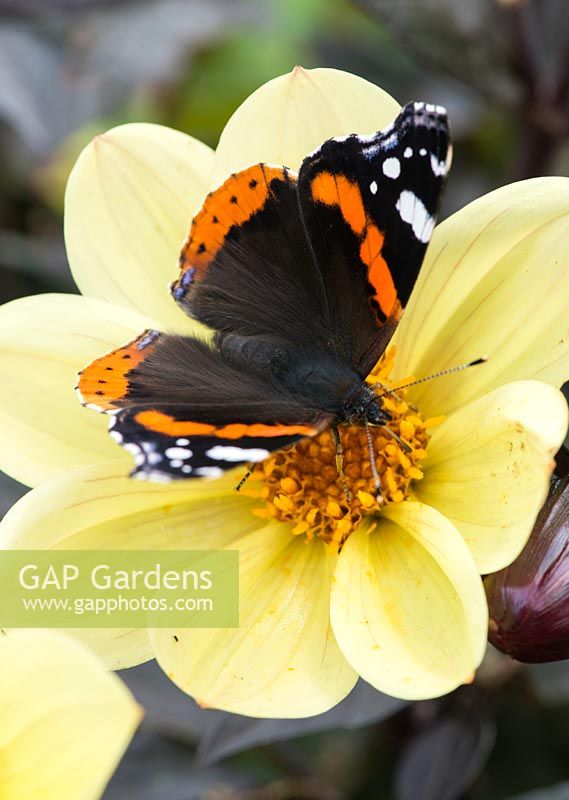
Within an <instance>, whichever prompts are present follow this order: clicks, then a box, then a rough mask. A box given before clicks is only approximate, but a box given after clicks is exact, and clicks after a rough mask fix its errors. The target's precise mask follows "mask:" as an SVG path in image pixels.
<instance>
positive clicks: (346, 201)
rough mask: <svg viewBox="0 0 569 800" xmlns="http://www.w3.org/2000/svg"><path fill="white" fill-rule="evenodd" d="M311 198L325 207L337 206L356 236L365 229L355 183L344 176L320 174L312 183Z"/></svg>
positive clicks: (363, 209) (363, 216)
mask: <svg viewBox="0 0 569 800" xmlns="http://www.w3.org/2000/svg"><path fill="white" fill-rule="evenodd" d="M311 188H312V197H313V198H314V199H315V200H319V201H320V202H321V203H325V204H326V205H327V206H338V207H339V208H340V212H341V214H342V216H343V218H344V219H345V220H346V222H347V223H348V225H349V226H350V228H351V229H352V230H353V232H354V233H356V234H357V235H358V236H361V234H362V233H363V232H364V229H365V227H366V223H367V220H366V212H365V208H364V203H363V200H362V193H361V192H360V187H359V186H358V185H357V183H352V182H351V181H350V180H348V178H346V177H345V175H336V176H334V175H332V173H331V172H320V173H319V174H318V175H317V176H316V177H315V178H314V180H313V181H312V187H311Z"/></svg>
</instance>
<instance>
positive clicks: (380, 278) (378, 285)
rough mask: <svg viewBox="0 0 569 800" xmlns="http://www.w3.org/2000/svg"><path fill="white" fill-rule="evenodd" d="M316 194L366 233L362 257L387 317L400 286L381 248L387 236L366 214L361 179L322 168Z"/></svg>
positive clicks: (316, 180) (314, 185) (359, 231)
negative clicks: (354, 180) (335, 173)
mask: <svg viewBox="0 0 569 800" xmlns="http://www.w3.org/2000/svg"><path fill="white" fill-rule="evenodd" d="M311 191H312V197H313V198H314V200H317V201H319V202H321V203H325V204H326V205H328V206H337V207H338V208H339V209H340V213H341V215H342V217H343V219H344V220H345V221H346V222H347V223H348V225H349V226H350V228H351V229H352V230H353V232H354V233H355V234H356V235H357V236H360V237H362V238H361V245H360V258H361V260H362V261H363V263H364V264H365V265H366V267H367V276H368V281H369V283H370V285H371V286H372V287H373V289H374V291H375V296H374V299H375V300H376V301H377V303H378V305H379V307H380V308H381V310H382V311H383V313H384V314H385V316H386V317H388V316H390V315H392V314H394V313H395V312H396V309H397V305H398V301H397V290H396V288H395V283H394V282H393V277H392V275H391V271H390V269H389V266H388V265H387V262H386V261H385V259H384V258H383V256H382V254H381V251H382V248H383V243H384V241H385V236H384V235H383V233H382V232H381V231H380V230H379V228H377V226H376V225H374V224H373V222H372V221H371V220H370V218H369V217H368V216H367V215H366V211H365V208H364V203H363V199H362V193H361V191H360V188H359V186H358V185H357V183H353V182H352V181H350V180H348V178H346V176H345V175H333V174H332V173H331V172H320V173H319V174H318V175H316V177H315V178H314V179H313V180H312V184H311Z"/></svg>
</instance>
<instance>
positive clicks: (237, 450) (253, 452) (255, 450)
mask: <svg viewBox="0 0 569 800" xmlns="http://www.w3.org/2000/svg"><path fill="white" fill-rule="evenodd" d="M205 454H206V456H208V458H211V459H213V460H214V461H262V460H263V459H264V458H267V456H268V455H269V451H268V450H263V449H262V448H261V447H249V448H246V447H235V446H233V445H223V444H216V445H215V447H212V448H211V449H210V450H206V453H205Z"/></svg>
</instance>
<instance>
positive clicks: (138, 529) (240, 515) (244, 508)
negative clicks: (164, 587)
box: [0, 462, 263, 669]
mask: <svg viewBox="0 0 569 800" xmlns="http://www.w3.org/2000/svg"><path fill="white" fill-rule="evenodd" d="M242 472H243V471H242V470H240V471H238V475H239V477H240V476H241V474H242ZM238 479H239V478H238V477H235V476H234V475H227V476H225V477H224V478H222V479H221V480H219V481H217V480H216V481H179V482H174V483H172V484H160V483H158V484H157V483H147V482H145V481H137V480H134V479H132V478H128V477H127V476H126V472H125V470H124V466H123V465H122V464H120V463H117V462H109V463H107V464H97V465H93V466H90V467H84V468H82V469H79V470H75V471H73V472H68V473H66V474H65V475H62V476H60V477H58V478H55V479H54V480H52V481H49V482H48V483H45V484H43V485H42V486H40V487H38V488H37V489H34V490H33V491H31V492H29V493H28V494H27V495H26V496H25V497H23V498H22V499H21V500H20V501H19V502H18V503H16V505H15V506H14V507H13V508H12V509H10V511H9V512H8V514H7V515H6V516H5V517H4V519H3V520H2V521H1V522H0V548H2V549H17V550H34V549H37V550H50V549H57V550H130V549H139V550H145V549H148V550H150V549H153V548H157V549H171V550H175V549H180V550H182V549H196V550H199V549H215V548H218V547H224V546H230V545H231V544H232V543H233V542H234V541H235V540H237V539H238V538H239V537H240V536H242V535H243V534H244V533H247V532H248V531H251V530H255V529H257V528H259V527H261V526H262V524H263V523H262V521H261V520H260V519H259V518H258V517H256V516H254V515H253V514H252V513H251V508H252V507H253V506H255V505H257V503H256V502H255V501H251V500H247V499H245V498H244V497H242V496H241V495H239V494H237V493H235V492H234V491H233V489H234V487H235V484H236V483H237V481H238ZM67 632H68V633H70V634H71V635H73V636H75V637H76V638H78V639H81V640H82V641H84V642H85V643H86V644H88V645H89V646H90V647H91V648H92V649H93V650H94V651H95V652H96V653H97V654H98V655H99V656H100V657H101V658H102V659H103V660H104V662H105V663H106V664H107V665H108V666H109V667H111V668H113V669H120V668H124V667H130V666H134V665H135V664H139V663H142V662H143V661H148V659H150V658H152V656H153V651H152V647H151V645H150V643H149V641H148V638H147V635H146V631H145V630H138V629H137V630H135V629H133V630H130V629H110V628H100V629H86V628H77V629H73V630H69V631H67Z"/></svg>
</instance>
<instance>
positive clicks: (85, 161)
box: [65, 123, 213, 331]
mask: <svg viewBox="0 0 569 800" xmlns="http://www.w3.org/2000/svg"><path fill="white" fill-rule="evenodd" d="M212 166H213V151H212V150H211V149H210V148H209V147H207V146H206V145H204V144H202V143H201V142H198V141H197V140H195V139H192V138H191V137H189V136H186V135H185V134H183V133H180V132H179V131H174V130H171V129H170V128H164V127H162V126H160V125H150V124H142V123H136V124H134V123H133V124H129V125H121V126H119V127H118V128H113V129H112V130H110V131H107V133H105V134H102V135H100V136H97V137H96V138H95V139H93V141H92V142H91V144H89V145H88V146H87V147H86V148H85V149H84V150H83V152H82V153H81V155H80V156H79V159H78V160H77V163H76V164H75V166H74V168H73V170H72V172H71V175H70V176H69V181H68V184H67V190H66V194H65V242H66V245H67V255H68V258H69V263H70V265H71V271H72V272H73V277H74V278H75V281H76V283H77V285H78V286H79V288H80V290H81V291H82V292H83V294H85V295H88V296H90V297H98V298H100V299H102V300H106V301H108V302H110V303H116V304H117V305H120V306H123V307H124V308H130V309H134V310H135V311H139V312H141V313H144V314H148V315H149V316H152V317H154V318H156V319H157V320H159V322H160V323H161V325H162V326H163V327H166V328H173V329H176V330H181V331H184V330H189V329H190V327H191V326H192V325H193V323H191V322H190V321H189V320H188V319H187V318H186V316H185V315H184V313H183V312H182V311H181V310H180V309H179V308H178V307H177V305H176V303H175V302H174V300H173V299H172V297H171V295H170V292H169V290H168V283H169V282H170V281H172V280H174V278H175V277H176V276H177V274H178V256H179V253H180V249H181V246H182V243H183V241H184V239H185V237H186V235H187V233H188V230H189V227H190V222H191V218H192V216H193V214H194V213H195V212H196V211H197V209H198V208H199V207H200V205H201V203H202V201H203V199H204V197H205V194H206V192H207V188H208V185H209V180H210V175H211V170H212Z"/></svg>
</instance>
